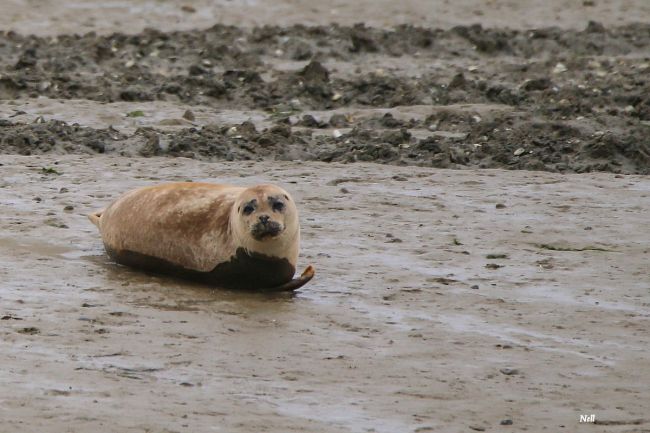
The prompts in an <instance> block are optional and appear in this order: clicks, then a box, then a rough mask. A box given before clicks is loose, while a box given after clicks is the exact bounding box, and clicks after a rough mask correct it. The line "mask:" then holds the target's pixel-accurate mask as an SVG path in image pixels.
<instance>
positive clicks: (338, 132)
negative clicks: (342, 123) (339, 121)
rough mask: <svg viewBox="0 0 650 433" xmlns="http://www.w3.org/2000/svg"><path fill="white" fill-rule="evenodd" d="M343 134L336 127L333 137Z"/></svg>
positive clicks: (339, 136)
mask: <svg viewBox="0 0 650 433" xmlns="http://www.w3.org/2000/svg"><path fill="white" fill-rule="evenodd" d="M342 136H343V133H342V132H341V131H339V130H338V129H335V130H334V131H332V137H334V138H341V137H342Z"/></svg>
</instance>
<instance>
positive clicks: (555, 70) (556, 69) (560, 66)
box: [553, 63, 568, 74]
mask: <svg viewBox="0 0 650 433" xmlns="http://www.w3.org/2000/svg"><path fill="white" fill-rule="evenodd" d="M567 70H568V69H567V67H566V66H565V65H564V63H558V64H557V65H555V67H554V68H553V73H554V74H561V73H562V72H566V71H567Z"/></svg>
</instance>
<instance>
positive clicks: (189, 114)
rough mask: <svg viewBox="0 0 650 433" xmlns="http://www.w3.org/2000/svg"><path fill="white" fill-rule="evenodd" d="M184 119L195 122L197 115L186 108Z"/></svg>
mask: <svg viewBox="0 0 650 433" xmlns="http://www.w3.org/2000/svg"><path fill="white" fill-rule="evenodd" d="M183 119H185V120H189V121H190V122H194V121H195V120H196V117H194V113H192V111H190V110H185V113H183Z"/></svg>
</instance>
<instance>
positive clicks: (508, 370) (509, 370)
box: [499, 368, 519, 376]
mask: <svg viewBox="0 0 650 433" xmlns="http://www.w3.org/2000/svg"><path fill="white" fill-rule="evenodd" d="M499 371H500V372H501V373H502V374H505V375H506V376H512V375H515V374H519V370H517V369H516V368H502V369H500V370H499Z"/></svg>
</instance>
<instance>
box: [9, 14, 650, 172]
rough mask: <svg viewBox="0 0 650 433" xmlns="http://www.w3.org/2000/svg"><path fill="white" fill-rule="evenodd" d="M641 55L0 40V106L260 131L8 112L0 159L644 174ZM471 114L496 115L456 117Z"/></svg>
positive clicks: (213, 34) (498, 33)
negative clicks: (241, 114)
mask: <svg viewBox="0 0 650 433" xmlns="http://www.w3.org/2000/svg"><path fill="white" fill-rule="evenodd" d="M649 50H650V26H649V25H644V24H628V25H623V26H617V27H605V26H604V25H602V24H599V23H597V22H593V21H592V22H589V24H588V25H587V26H586V28H585V29H583V30H579V31H578V30H565V29H559V28H553V27H548V28H540V29H530V30H506V29H498V28H484V27H482V26H481V25H473V26H456V27H453V28H451V29H447V30H442V29H435V28H424V27H414V26H407V25H403V26H399V27H394V28H392V29H381V28H372V27H368V26H365V25H363V24H359V25H355V26H351V27H346V26H340V25H330V26H315V27H306V26H301V25H294V26H291V27H274V26H263V27H255V28H250V29H248V28H240V27H233V26H225V25H215V26H213V27H211V28H208V29H205V30H192V31H176V32H162V31H159V30H146V31H143V32H142V33H138V34H121V33H115V34H111V35H96V34H93V33H88V34H85V35H58V36H50V37H37V36H23V35H20V34H16V33H13V32H5V33H3V34H2V35H1V36H0V98H2V99H16V98H23V99H24V98H38V97H41V98H42V97H45V98H49V99H56V100H70V103H71V104H74V102H73V100H79V99H83V100H92V101H98V102H105V103H114V102H130V103H137V104H141V105H142V104H144V106H145V107H146V104H147V103H149V102H152V101H164V102H168V103H178V104H184V105H187V106H190V107H192V106H200V107H207V108H209V109H213V110H257V111H260V112H263V113H265V114H266V116H267V120H268V121H269V122H272V123H273V126H272V127H267V128H262V129H260V130H257V129H256V128H255V127H254V125H252V124H249V123H243V124H242V123H232V124H223V123H219V124H208V125H203V126H199V127H192V126H191V125H187V126H188V127H186V128H182V129H180V130H177V131H175V132H174V133H164V132H163V131H160V130H157V129H156V128H152V129H151V130H141V131H136V132H135V133H133V134H126V135H125V134H121V133H119V131H111V130H110V129H109V128H102V129H96V130H95V129H87V128H86V129H84V128H79V127H77V126H76V125H74V124H73V125H68V124H66V123H65V122H66V119H65V118H56V116H54V117H53V118H46V119H44V118H37V119H33V118H32V119H31V120H32V122H33V121H34V120H36V121H40V122H44V124H41V125H33V124H30V123H27V122H25V120H27V119H21V118H20V117H19V116H20V115H21V111H16V113H15V114H16V116H17V117H18V118H17V119H13V118H12V119H5V120H4V121H3V123H2V125H1V126H0V151H1V152H3V153H19V154H24V155H29V154H40V153H48V152H57V153H66V152H71V153H86V152H95V153H104V152H109V153H112V152H117V153H118V154H121V155H129V154H134V155H138V154H141V155H145V156H146V155H169V156H184V157H189V158H197V159H201V160H247V159H266V158H271V159H281V160H294V159H301V160H314V161H347V162H354V161H372V162H380V163H391V164H406V165H421V166H431V167H449V168H462V167H478V168H510V169H528V170H547V171H559V172H589V171H608V172H614V173H636V174H647V173H650V97H648V96H647V95H649V94H650V83H649V81H648V79H647V76H648V74H650V58H648V52H650V51H649ZM487 105H499V106H501V108H500V109H499V110H496V111H495V110H482V112H481V113H480V114H479V113H478V112H477V111H476V110H472V107H481V106H487ZM413 106H418V107H420V106H430V107H431V109H430V110H429V113H425V115H424V116H423V117H421V118H419V119H404V120H397V119H393V118H392V117H394V116H393V115H392V113H384V114H383V115H381V114H378V115H377V116H375V118H374V119H372V121H368V119H367V118H366V119H363V120H359V119H356V118H355V117H354V115H353V112H354V111H355V110H357V109H364V108H365V109H392V110H396V111H399V110H400V109H401V110H403V109H408V108H409V107H413ZM459 106H460V107H469V108H465V109H464V110H462V111H459V110H458V108H457V107H459ZM190 111H191V110H190ZM311 111H318V112H319V115H318V116H314V115H312V114H311ZM129 114H133V115H135V116H137V115H138V114H140V113H139V111H134V112H133V113H124V115H129ZM191 119H192V115H191V114H190V115H189V120H190V122H191ZM21 120H23V121H21ZM61 122H64V123H61ZM106 126H107V127H108V126H110V125H106ZM340 128H345V130H343V131H341V130H340ZM161 141H162V142H164V143H163V145H161ZM133 143H138V145H137V146H134V145H133ZM134 147H135V148H134Z"/></svg>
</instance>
